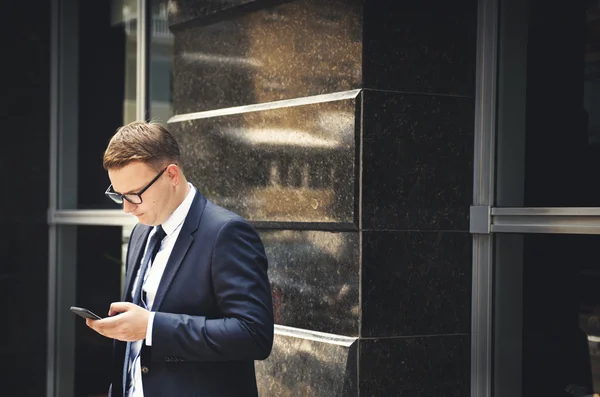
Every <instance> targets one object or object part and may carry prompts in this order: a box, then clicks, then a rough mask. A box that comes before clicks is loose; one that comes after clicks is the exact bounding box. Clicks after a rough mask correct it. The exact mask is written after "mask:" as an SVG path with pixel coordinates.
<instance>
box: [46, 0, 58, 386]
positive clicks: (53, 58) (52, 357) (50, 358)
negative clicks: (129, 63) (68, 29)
mask: <svg viewBox="0 0 600 397" xmlns="http://www.w3.org/2000/svg"><path fill="white" fill-rule="evenodd" d="M60 3H61V2H60V0H52V1H51V3H50V126H49V127H50V159H49V160H50V164H49V169H50V175H49V182H50V186H49V195H50V196H49V198H48V213H49V214H52V213H54V211H55V210H56V208H57V206H56V203H57V201H56V198H57V186H58V112H59V108H58V103H59V90H58V78H59V51H60V47H59V37H60V17H59V15H60V6H61V4H60ZM56 228H57V226H56V225H49V226H48V313H47V314H48V319H47V339H46V343H47V352H48V353H47V356H46V396H47V397H54V394H55V393H54V390H55V379H56V372H55V370H56V273H57V272H56V259H57V258H56V254H57V253H56Z"/></svg>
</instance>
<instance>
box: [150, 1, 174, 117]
mask: <svg viewBox="0 0 600 397" xmlns="http://www.w3.org/2000/svg"><path fill="white" fill-rule="evenodd" d="M151 8H152V19H151V21H150V24H151V27H150V32H151V33H150V53H149V54H148V62H149V64H150V79H149V82H150V87H149V90H150V91H149V92H150V118H151V119H153V120H154V121H157V122H159V123H164V124H166V122H167V121H168V120H169V118H170V117H171V116H172V115H173V106H172V104H173V100H172V82H173V79H172V70H173V66H172V65H173V35H172V34H171V31H170V30H169V21H168V18H167V15H168V14H167V0H152V1H151Z"/></svg>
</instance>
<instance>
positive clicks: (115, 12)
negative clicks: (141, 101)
mask: <svg viewBox="0 0 600 397" xmlns="http://www.w3.org/2000/svg"><path fill="white" fill-rule="evenodd" d="M111 25H112V26H114V27H116V28H121V29H124V31H125V70H124V77H125V93H124V98H123V124H127V123H130V122H132V121H135V120H136V119H137V116H136V103H137V101H136V93H137V89H136V88H137V1H134V0H112V3H111Z"/></svg>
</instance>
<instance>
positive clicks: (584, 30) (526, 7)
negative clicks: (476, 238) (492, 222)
mask: <svg viewBox="0 0 600 397" xmlns="http://www.w3.org/2000/svg"><path fill="white" fill-rule="evenodd" d="M500 3H501V4H500V6H501V11H500V15H501V20H500V41H499V69H498V71H499V84H498V94H499V97H498V145H497V147H498V173H497V176H498V177H497V183H498V187H497V192H498V193H497V200H496V205H497V206H527V207H574V206H600V187H599V185H598V184H597V183H595V178H594V177H595V173H596V170H597V169H598V166H600V164H599V162H600V144H599V143H600V134H599V131H600V73H598V70H600V34H598V32H599V31H600V30H599V29H598V26H600V25H599V23H600V19H599V16H600V5H599V4H598V2H591V1H586V2H584V1H570V2H569V1H550V2H548V1H542V0H529V1H522V0H503V1H501V2H500Z"/></svg>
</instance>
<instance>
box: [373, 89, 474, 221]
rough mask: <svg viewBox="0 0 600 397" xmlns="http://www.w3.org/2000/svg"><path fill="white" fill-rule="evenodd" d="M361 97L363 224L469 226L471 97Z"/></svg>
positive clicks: (390, 95) (386, 94)
mask: <svg viewBox="0 0 600 397" xmlns="http://www.w3.org/2000/svg"><path fill="white" fill-rule="evenodd" d="M363 94H364V120H363V125H364V127H363V128H364V131H363V164H362V168H363V185H362V197H363V204H362V209H363V227H364V228H365V229H401V230H468V226H469V222H468V213H469V206H470V205H471V202H472V199H473V197H472V189H473V187H472V186H473V117H474V116H473V115H474V113H473V112H474V102H473V100H472V99H469V98H457V97H449V96H433V95H405V94H399V93H389V92H377V91H370V90H365V91H364V92H363Z"/></svg>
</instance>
